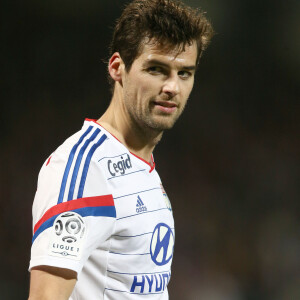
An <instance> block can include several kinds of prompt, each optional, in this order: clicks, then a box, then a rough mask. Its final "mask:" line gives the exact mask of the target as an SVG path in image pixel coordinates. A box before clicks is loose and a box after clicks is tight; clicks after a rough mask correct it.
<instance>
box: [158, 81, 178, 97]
mask: <svg viewBox="0 0 300 300" xmlns="http://www.w3.org/2000/svg"><path fill="white" fill-rule="evenodd" d="M162 92H163V93H164V94H167V95H168V97H169V98H170V99H171V98H173V97H175V96H176V95H177V94H179V92H180V86H179V82H178V78H177V76H172V77H169V78H168V79H167V80H166V81H165V82H164V85H163V88H162Z"/></svg>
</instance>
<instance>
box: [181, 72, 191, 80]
mask: <svg viewBox="0 0 300 300" xmlns="http://www.w3.org/2000/svg"><path fill="white" fill-rule="evenodd" d="M178 75H179V76H180V77H181V78H183V79H187V78H189V77H191V76H192V73H190V72H188V71H179V72H178Z"/></svg>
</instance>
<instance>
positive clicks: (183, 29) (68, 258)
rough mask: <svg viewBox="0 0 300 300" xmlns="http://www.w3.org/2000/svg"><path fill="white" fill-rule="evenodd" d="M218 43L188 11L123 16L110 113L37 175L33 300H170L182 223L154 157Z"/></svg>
mask: <svg viewBox="0 0 300 300" xmlns="http://www.w3.org/2000/svg"><path fill="white" fill-rule="evenodd" d="M211 36H212V27H211V25H210V23H209V22H208V21H207V19H206V18H205V17H204V15H203V13H201V12H199V11H198V10H195V9H192V8H190V7H188V6H186V5H184V4H183V3H179V2H174V1H170V0H135V1H133V2H131V3H129V4H128V5H127V6H126V7H125V9H124V11H123V13H122V15H121V17H120V18H119V20H118V21H117V23H116V26H115V31H114V34H113V38H112V42H111V49H110V50H111V56H110V60H109V63H108V72H109V76H110V79H111V82H112V91H113V92H112V99H111V102H110V105H109V107H108V109H107V110H106V112H105V113H104V114H103V115H102V116H101V117H100V119H99V120H90V119H86V120H85V122H84V124H83V127H82V129H81V130H79V131H78V132H77V133H75V134H74V135H72V136H71V137H70V138H68V139H67V140H66V141H65V142H64V143H63V144H62V145H61V146H60V147H58V148H57V149H56V151H55V152H54V153H52V155H51V156H50V157H49V158H48V159H47V160H46V161H45V163H44V165H43V166H42V168H41V171H40V174H39V179H38V187H37V192H36V195H35V200H34V204H33V239H32V249H31V261H30V267H29V269H30V271H31V283H30V295H29V299H30V300H35V299H38V300H46V299H51V300H53V299H55V300H60V299H63V300H65V299H71V300H96V299H97V300H100V299H145V298H144V296H146V297H147V299H168V291H167V284H168V282H169V280H170V277H171V262H172V257H173V248H174V241H175V234H174V221H173V215H172V208H171V205H170V202H169V199H168V196H167V194H166V192H165V190H164V188H163V186H162V183H161V180H160V178H159V176H158V174H157V172H156V169H155V163H154V159H153V156H152V152H153V150H154V147H155V145H156V144H157V143H158V142H159V141H160V139H161V137H162V135H163V132H164V130H166V129H170V128H171V127H172V126H173V125H174V123H175V121H176V120H177V119H178V117H179V116H180V115H181V113H182V112H183V110H184V107H185V105H186V102H187V100H188V97H189V94H190V92H191V90H192V87H193V84H194V75H195V71H196V67H197V64H198V61H199V58H200V56H201V54H202V53H203V51H204V49H205V48H206V46H207V44H208V42H209V40H210V38H211ZM172 151H174V149H172Z"/></svg>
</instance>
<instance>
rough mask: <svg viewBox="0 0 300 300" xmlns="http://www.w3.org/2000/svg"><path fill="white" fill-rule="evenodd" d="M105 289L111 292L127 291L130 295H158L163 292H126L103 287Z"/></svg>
mask: <svg viewBox="0 0 300 300" xmlns="http://www.w3.org/2000/svg"><path fill="white" fill-rule="evenodd" d="M105 290H107V291H112V292H119V293H127V294H131V295H139V296H147V295H158V294H163V293H164V292H165V290H164V291H162V292H156V293H155V292H152V293H132V292H127V291H121V290H114V289H109V288H105Z"/></svg>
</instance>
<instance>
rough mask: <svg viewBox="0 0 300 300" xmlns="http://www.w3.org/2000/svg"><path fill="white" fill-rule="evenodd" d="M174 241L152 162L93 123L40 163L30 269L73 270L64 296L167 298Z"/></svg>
mask: <svg viewBox="0 0 300 300" xmlns="http://www.w3.org/2000/svg"><path fill="white" fill-rule="evenodd" d="M174 239H175V236H174V221H173V215H172V209H171V205H170V202H169V199H168V197H167V195H166V193H165V191H164V189H163V186H162V184H161V180H160V178H159V176H158V174H157V172H156V170H155V168H154V162H153V166H152V167H151V165H150V164H149V163H147V162H146V161H144V160H142V159H141V158H139V157H137V156H135V155H134V154H132V153H131V152H129V151H128V149H127V148H126V147H125V146H124V145H123V144H122V143H121V142H119V141H118V140H117V139H116V138H115V137H114V136H112V135H111V134H110V133H109V132H107V131H106V130H105V129H104V128H103V127H101V126H100V125H99V124H98V123H96V122H95V121H94V120H88V119H87V120H86V121H85V122H84V125H83V127H82V129H81V130H80V131H79V132H77V133H75V134H74V135H73V136H71V137H70V138H69V139H67V140H66V141H65V142H64V143H63V144H62V145H61V146H60V147H59V148H58V149H57V150H56V151H55V152H54V153H53V154H52V155H51V156H50V158H49V159H48V160H47V161H46V162H45V164H44V165H43V167H42V169H41V171H40V174H39V179H38V188H37V192H36V195H35V199H34V204H33V239H32V249H31V261H30V267H29V268H30V269H31V268H33V267H35V266H39V265H48V266H55V267H61V268H67V269H71V270H74V271H76V272H77V283H76V285H75V288H74V290H73V293H72V295H71V297H70V299H71V300H100V299H145V298H144V297H143V296H145V295H148V297H147V299H155V300H156V299H163V300H165V299H168V291H167V284H168V282H169V280H170V277H171V263H172V257H173V247H174Z"/></svg>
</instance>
